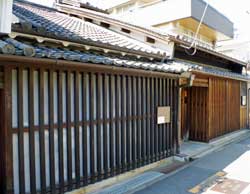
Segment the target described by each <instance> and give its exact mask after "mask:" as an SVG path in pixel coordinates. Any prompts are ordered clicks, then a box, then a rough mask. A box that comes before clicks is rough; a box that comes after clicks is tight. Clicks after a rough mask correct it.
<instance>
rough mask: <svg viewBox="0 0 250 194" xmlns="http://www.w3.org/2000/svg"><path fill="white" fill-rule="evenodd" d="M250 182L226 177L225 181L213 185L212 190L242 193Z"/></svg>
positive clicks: (224, 192)
mask: <svg viewBox="0 0 250 194" xmlns="http://www.w3.org/2000/svg"><path fill="white" fill-rule="evenodd" d="M249 184H250V183H247V182H243V181H239V180H233V179H224V181H222V182H220V183H217V184H216V185H215V186H214V187H212V189H211V190H212V191H216V192H219V193H223V194H240V193H241V192H242V191H244V190H245V189H246V188H247V187H248V186H249Z"/></svg>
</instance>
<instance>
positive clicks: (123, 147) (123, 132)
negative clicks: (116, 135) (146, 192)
mask: <svg viewBox="0 0 250 194" xmlns="http://www.w3.org/2000/svg"><path fill="white" fill-rule="evenodd" d="M125 108H126V76H124V75H122V86H121V117H122V121H121V162H122V172H125V171H126V128H125V127H126V121H125Z"/></svg>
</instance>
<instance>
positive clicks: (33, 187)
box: [29, 69, 36, 193]
mask: <svg viewBox="0 0 250 194" xmlns="http://www.w3.org/2000/svg"><path fill="white" fill-rule="evenodd" d="M34 130H35V129H34V70H33V69H30V70H29V157H30V191H31V193H36V169H35V168H36V166H35V136H34Z"/></svg>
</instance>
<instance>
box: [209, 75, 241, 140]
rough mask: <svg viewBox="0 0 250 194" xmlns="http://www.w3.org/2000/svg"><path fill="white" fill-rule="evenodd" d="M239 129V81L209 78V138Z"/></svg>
mask: <svg viewBox="0 0 250 194" xmlns="http://www.w3.org/2000/svg"><path fill="white" fill-rule="evenodd" d="M239 129H240V81H236V80H229V79H219V78H210V79H209V134H208V135H209V139H213V138H215V137H218V136H221V135H223V134H226V133H229V132H232V131H235V130H239Z"/></svg>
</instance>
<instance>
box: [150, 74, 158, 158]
mask: <svg viewBox="0 0 250 194" xmlns="http://www.w3.org/2000/svg"><path fill="white" fill-rule="evenodd" d="M148 91H150V93H148V96H151V106H150V112H149V113H151V126H150V134H151V135H150V137H151V139H150V148H151V161H150V162H154V161H155V157H156V152H155V143H156V142H155V130H156V127H155V123H156V110H155V108H156V107H155V82H154V78H153V77H152V78H150V79H149V78H148Z"/></svg>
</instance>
